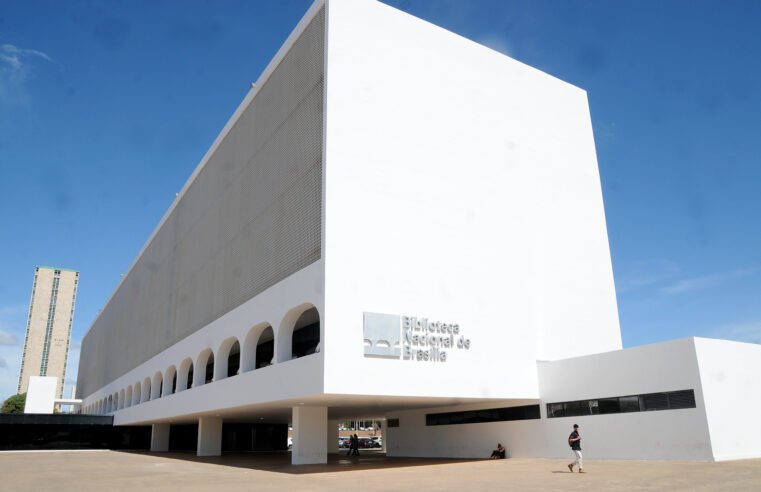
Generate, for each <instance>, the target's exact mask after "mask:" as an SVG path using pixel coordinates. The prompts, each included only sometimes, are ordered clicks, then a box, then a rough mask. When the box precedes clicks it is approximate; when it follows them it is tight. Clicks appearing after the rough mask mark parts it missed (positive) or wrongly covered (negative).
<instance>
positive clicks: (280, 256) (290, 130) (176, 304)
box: [77, 10, 325, 395]
mask: <svg viewBox="0 0 761 492" xmlns="http://www.w3.org/2000/svg"><path fill="white" fill-rule="evenodd" d="M324 24H325V20H324V12H323V11H322V10H321V11H320V12H319V13H318V14H317V15H316V16H315V18H314V19H313V20H312V21H311V22H310V24H309V25H308V26H307V28H306V29H305V30H304V32H303V33H302V34H301V36H300V37H299V38H298V39H297V41H296V42H295V43H294V45H293V46H292V48H291V49H290V50H289V52H288V53H287V54H286V55H285V56H284V57H283V59H282V60H281V62H280V63H279V64H278V66H277V67H276V68H275V69H274V71H273V72H272V74H271V75H270V77H269V78H268V79H267V80H266V82H264V83H263V85H262V86H261V87H260V88H259V92H258V93H257V95H256V97H254V99H253V100H252V102H251V103H250V104H249V106H248V108H246V109H245V111H244V112H243V114H242V115H241V117H240V118H239V119H238V121H237V122H236V123H235V124H234V126H233V127H232V129H231V130H230V132H229V133H228V135H227V136H226V137H225V139H224V141H223V142H222V143H221V145H219V147H218V148H217V150H216V152H215V153H214V154H213V155H212V156H211V158H210V159H209V160H208V162H207V163H206V165H205V166H204V168H203V169H202V170H201V172H200V173H199V174H198V176H197V177H196V179H195V180H194V182H193V183H192V185H191V186H190V187H189V188H188V189H187V191H186V193H185V194H184V195H183V197H182V198H181V200H180V201H179V203H178V204H177V206H176V208H175V209H174V210H173V212H172V214H171V215H170V216H169V217H168V218H167V220H166V221H165V222H164V224H163V225H162V226H161V228H160V230H159V231H158V233H157V234H156V235H155V236H154V238H153V240H152V241H151V242H150V244H149V245H148V246H147V248H146V250H145V251H144V253H143V255H142V256H141V257H140V259H139V260H138V261H137V263H136V264H135V266H134V267H133V269H132V271H131V272H130V273H129V275H128V276H127V277H126V278H125V279H124V282H123V283H122V285H121V287H120V288H119V289H118V291H117V292H116V293H115V295H114V296H113V298H112V299H111V301H110V302H109V304H108V305H107V306H106V307H105V309H104V310H103V312H102V313H101V315H100V317H99V318H98V319H97V320H96V322H95V323H94V324H93V326H92V327H91V329H90V331H89V333H88V334H87V335H86V336H85V338H84V340H83V342H82V358H81V360H80V367H79V381H78V383H77V391H78V393H79V394H80V395H88V394H90V393H92V392H93V391H95V390H97V389H98V388H100V387H102V386H103V385H104V384H106V383H108V382H109V381H112V380H114V379H116V378H117V377H119V376H121V375H123V374H124V373H126V372H127V371H129V370H131V369H133V368H134V367H136V366H137V365H139V364H141V363H142V362H144V361H146V360H148V359H149V358H151V357H153V356H154V355H156V354H158V353H159V352H161V351H162V350H164V349H166V348H167V347H169V346H171V345H173V344H174V343H176V342H178V341H179V340H181V339H183V338H185V337H187V336H188V335H190V334H192V333H194V332H195V331H197V330H199V329H200V328H202V327H203V326H205V325H207V324H208V323H210V322H211V321H213V320H215V319H217V318H218V317H219V316H221V315H223V314H225V313H227V312H228V311H230V310H231V309H233V308H235V307H237V306H239V305H240V304H241V303H243V302H245V301H247V300H248V299H250V298H252V297H254V296H256V295H257V294H259V293H260V292H262V291H263V290H265V289H267V288H268V287H270V286H272V285H273V284H275V283H277V282H278V281H280V280H282V279H284V278H286V277H288V276H289V275H291V274H293V273H295V272H296V271H298V270H300V269H302V268H304V267H305V266H307V265H309V264H311V263H313V262H314V261H316V260H318V259H319V258H320V256H321V207H322V203H321V200H322V140H323V135H322V134H323V130H322V121H323V101H324V97H323V78H324V68H323V67H324V61H323V45H324Z"/></svg>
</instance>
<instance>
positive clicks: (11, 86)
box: [0, 44, 53, 107]
mask: <svg viewBox="0 0 761 492" xmlns="http://www.w3.org/2000/svg"><path fill="white" fill-rule="evenodd" d="M36 60H44V61H46V62H52V61H53V60H52V58H50V57H49V56H48V55H46V54H45V53H43V52H42V51H38V50H33V49H27V48H19V47H18V46H14V45H12V44H0V107H2V106H19V105H24V104H26V103H27V102H28V95H27V93H26V90H25V84H26V80H27V78H28V77H29V74H30V73H31V70H32V67H33V66H34V63H35V61H36Z"/></svg>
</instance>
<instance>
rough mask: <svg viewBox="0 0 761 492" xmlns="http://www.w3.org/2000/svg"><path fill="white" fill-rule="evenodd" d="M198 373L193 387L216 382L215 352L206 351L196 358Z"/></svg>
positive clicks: (208, 349)
mask: <svg viewBox="0 0 761 492" xmlns="http://www.w3.org/2000/svg"><path fill="white" fill-rule="evenodd" d="M194 365H195V366H196V368H197V369H196V373H195V376H194V377H193V387H196V386H201V385H202V384H208V383H210V382H212V381H213V380H214V352H212V351H211V349H210V348H207V349H204V350H203V351H201V353H200V354H198V357H197V358H196V363H195V364H194Z"/></svg>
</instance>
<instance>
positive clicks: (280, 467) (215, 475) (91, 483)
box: [0, 451, 761, 492]
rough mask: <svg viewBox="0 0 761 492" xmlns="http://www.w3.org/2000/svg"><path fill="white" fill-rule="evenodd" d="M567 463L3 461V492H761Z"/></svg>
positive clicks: (750, 463)
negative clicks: (573, 468) (580, 469)
mask: <svg viewBox="0 0 761 492" xmlns="http://www.w3.org/2000/svg"><path fill="white" fill-rule="evenodd" d="M566 464H567V463H566V461H563V460H529V459H508V460H499V461H489V460H439V459H403V458H387V457H386V456H385V455H384V454H383V453H380V452H377V451H366V452H363V453H362V454H361V455H360V456H359V457H358V458H355V457H352V458H349V457H348V456H346V455H345V454H340V455H330V460H329V462H328V463H327V464H323V465H300V466H295V465H291V464H290V457H289V456H288V453H251V454H232V455H223V456H217V457H197V456H195V455H194V454H192V453H161V454H151V453H136V452H117V451H79V452H65V451H58V452H2V453H0V475H1V476H2V477H3V489H4V490H35V491H46V490H50V491H57V492H60V491H80V490H120V491H122V490H127V491H128V490H135V491H154V490H156V491H158V490H183V491H185V492H191V491H208V490H225V491H228V490H230V491H234V490H246V491H250V490H257V491H278V492H282V491H286V490H304V491H323V490H325V491H335V490H346V489H352V490H366V491H392V490H393V491H397V490H414V491H421V490H423V491H425V490H473V491H477V490H533V491H540V492H541V491H563V492H566V491H569V490H570V491H573V490H578V491H589V490H606V491H630V490H637V491H645V490H647V491H649V490H652V491H656V490H658V491H660V490H671V491H709V490H711V491H713V490H723V491H724V490H728V491H747V490H761V460H745V461H732V462H724V463H701V462H673V461H669V462H666V461H589V462H588V463H587V464H586V469H587V470H588V473H587V474H585V475H579V474H577V473H574V474H571V473H569V471H568V468H567V467H566Z"/></svg>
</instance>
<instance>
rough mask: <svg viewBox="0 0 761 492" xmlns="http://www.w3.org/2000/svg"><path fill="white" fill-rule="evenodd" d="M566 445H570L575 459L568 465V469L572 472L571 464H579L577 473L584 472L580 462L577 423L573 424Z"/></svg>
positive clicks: (579, 435)
mask: <svg viewBox="0 0 761 492" xmlns="http://www.w3.org/2000/svg"><path fill="white" fill-rule="evenodd" d="M568 445H570V446H571V451H573V455H574V457H575V458H576V460H575V461H574V462H573V463H571V464H569V465H568V469H569V470H571V473H573V465H579V473H586V472H585V471H584V464H583V463H582V462H581V434H579V424H573V432H571V435H570V436H568Z"/></svg>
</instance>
